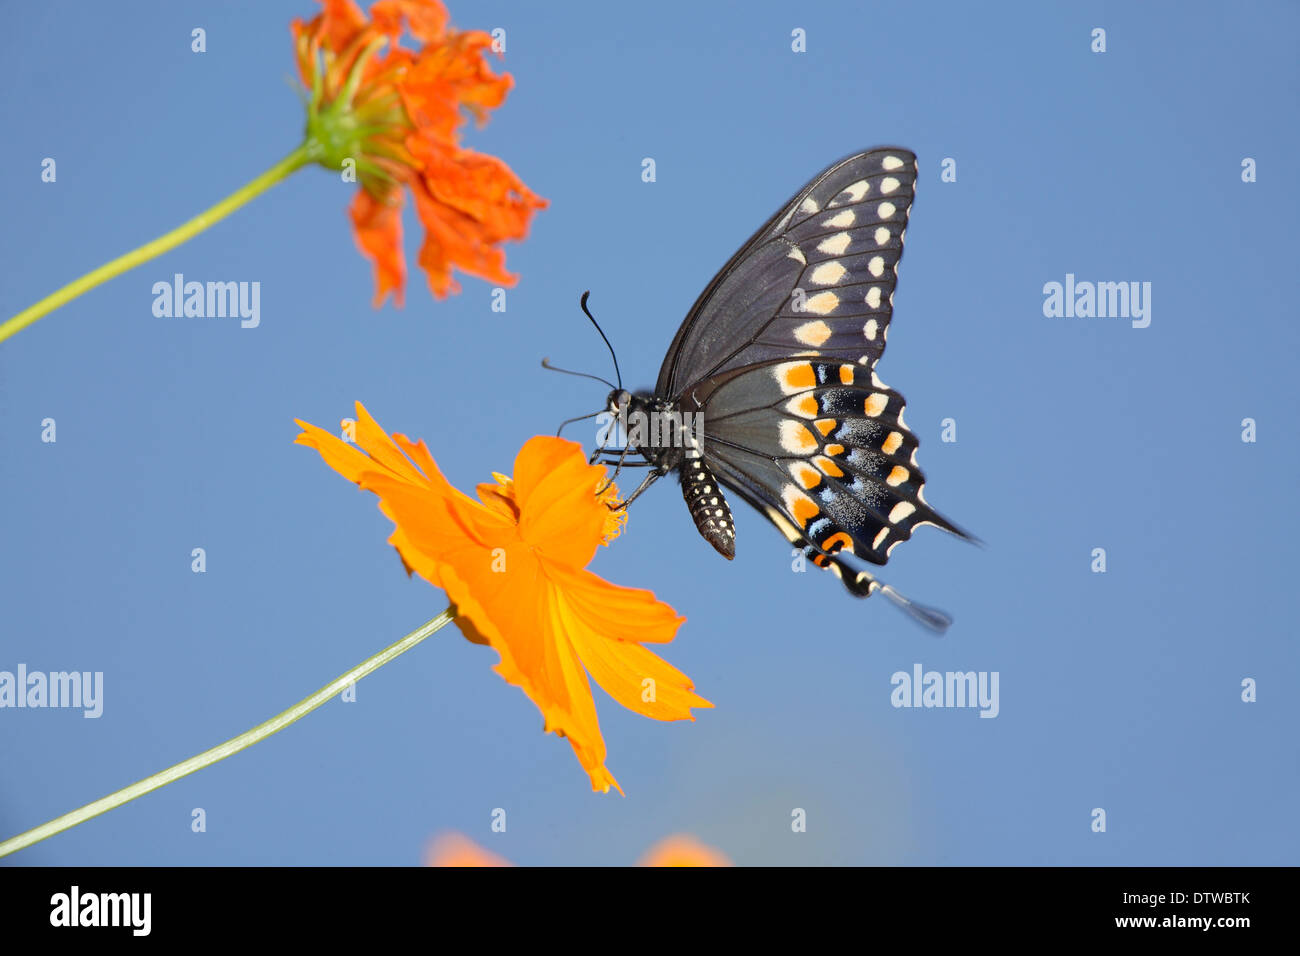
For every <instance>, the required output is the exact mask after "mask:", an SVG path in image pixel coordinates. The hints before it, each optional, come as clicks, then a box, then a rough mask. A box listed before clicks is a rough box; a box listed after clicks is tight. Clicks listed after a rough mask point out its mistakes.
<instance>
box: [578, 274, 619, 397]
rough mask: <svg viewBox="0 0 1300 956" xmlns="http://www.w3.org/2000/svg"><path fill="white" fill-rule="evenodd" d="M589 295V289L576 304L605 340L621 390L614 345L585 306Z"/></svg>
mask: <svg viewBox="0 0 1300 956" xmlns="http://www.w3.org/2000/svg"><path fill="white" fill-rule="evenodd" d="M590 295H591V290H590V289H588V290H587V291H586V292H584V293H582V298H581V299H579V300H578V304H579V305H580V306H582V311H583V312H586V313H587V318H589V319H591V324H592V325H594V326H595V327H596V331H597V332H599V333H600V337H601V338H602V339H604V340H605V347H606V348H607V349H609V357H610V358H612V359H613V360H614V375H615V377H617V378H618V387H619V389H620V390H621V389H622V388H623V373H622V372H620V371H619V370H618V356H617V355H615V354H614V346H612V345H610V344H609V337H608V336H607V335H605V330H604V329H602V328H601V327H600V323H599V322H597V321H596V317H595V316H594V315H592V314H591V310H590V309H588V308H587V297H588V296H590Z"/></svg>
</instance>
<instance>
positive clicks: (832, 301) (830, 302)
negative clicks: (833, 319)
mask: <svg viewBox="0 0 1300 956" xmlns="http://www.w3.org/2000/svg"><path fill="white" fill-rule="evenodd" d="M839 304H840V297H839V296H837V295H836V294H835V293H834V292H818V293H817V294H816V295H812V296H809V297H808V299H807V300H806V301H805V302H804V304H803V307H804V311H806V312H812V313H815V314H816V315H826V314H827V313H828V312H831V311H833V310H834V309H835V307H836V306H837V305H839Z"/></svg>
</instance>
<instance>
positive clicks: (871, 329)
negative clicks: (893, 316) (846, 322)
mask: <svg viewBox="0 0 1300 956" xmlns="http://www.w3.org/2000/svg"><path fill="white" fill-rule="evenodd" d="M876 328H877V326H876V320H875V319H867V324H866V325H864V326H863V327H862V334H863V335H865V336H866V337H867V341H869V342H874V341H876Z"/></svg>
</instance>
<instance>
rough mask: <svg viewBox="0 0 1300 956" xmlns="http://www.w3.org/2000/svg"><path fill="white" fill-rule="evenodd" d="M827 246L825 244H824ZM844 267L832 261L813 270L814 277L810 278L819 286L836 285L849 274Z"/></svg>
mask: <svg viewBox="0 0 1300 956" xmlns="http://www.w3.org/2000/svg"><path fill="white" fill-rule="evenodd" d="M822 245H825V243H822ZM848 271H849V270H848V269H845V268H844V267H843V266H842V265H840V264H839V263H838V262H836V261H835V260H834V259H832V260H831V261H830V262H823V263H822V264H821V265H819V266H818V267H817V268H816V269H813V271H812V275H811V276H809V277H808V278H809V279H811V280H812V281H813V282H814V283H815V284H817V285H834V284H835V283H837V282H839V281H840V280H841V279H843V278H844V274H845V273H846V272H848Z"/></svg>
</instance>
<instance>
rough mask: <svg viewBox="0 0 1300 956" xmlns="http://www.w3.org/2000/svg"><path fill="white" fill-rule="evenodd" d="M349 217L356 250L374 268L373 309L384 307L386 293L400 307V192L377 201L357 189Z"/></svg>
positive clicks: (403, 259)
mask: <svg viewBox="0 0 1300 956" xmlns="http://www.w3.org/2000/svg"><path fill="white" fill-rule="evenodd" d="M351 215H352V227H353V232H354V234H355V236H356V241H357V248H359V249H360V250H361V252H362V254H363V255H364V256H365V257H366V258H367V259H369V260H370V261H371V262H373V263H374V266H375V300H374V304H375V306H376V307H378V306H381V305H383V304H384V300H386V299H387V298H388V295H389V293H392V295H393V300H394V302H396V303H397V304H398V305H401V304H402V301H403V291H404V287H405V284H406V256H405V254H404V253H403V252H402V193H401V191H400V190H392V191H391V192H390V193H389V195H388V196H386V197H385V198H384V200H383V201H380V200H378V199H376V198H375V197H374V196H372V195H370V191H369V190H366V189H358V190H357V194H356V196H355V197H353V199H352V209H351Z"/></svg>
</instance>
